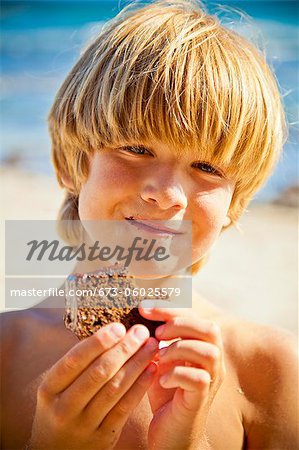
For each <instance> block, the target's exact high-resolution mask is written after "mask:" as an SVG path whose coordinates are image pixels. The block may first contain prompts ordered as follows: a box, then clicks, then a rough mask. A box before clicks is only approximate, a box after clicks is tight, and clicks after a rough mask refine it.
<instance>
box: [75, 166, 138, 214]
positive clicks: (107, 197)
mask: <svg viewBox="0 0 299 450" xmlns="http://www.w3.org/2000/svg"><path fill="white" fill-rule="evenodd" d="M130 180H131V181H132V177H130V176H129V173H128V170H126V168H125V167H124V166H122V165H119V164H115V163H113V162H111V161H109V160H108V159H104V158H103V160H102V161H101V160H100V161H99V160H97V158H95V159H94V160H93V161H92V163H91V168H90V173H89V176H88V179H87V181H86V183H85V184H84V185H83V186H82V189H81V191H80V195H79V217H80V219H81V220H97V219H112V218H113V217H114V218H117V217H115V216H114V213H115V212H117V208H120V207H121V204H122V203H123V201H124V198H125V197H126V196H127V195H129V193H130V186H131V183H130ZM124 187H125V188H124Z"/></svg>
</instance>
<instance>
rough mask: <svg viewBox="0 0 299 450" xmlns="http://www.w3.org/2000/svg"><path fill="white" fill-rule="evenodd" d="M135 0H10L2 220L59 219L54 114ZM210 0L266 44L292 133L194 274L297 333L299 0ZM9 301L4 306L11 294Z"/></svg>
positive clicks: (244, 310) (245, 309)
mask: <svg viewBox="0 0 299 450" xmlns="http://www.w3.org/2000/svg"><path fill="white" fill-rule="evenodd" d="M127 3H128V2H124V1H115V0H106V1H98V0H94V1H88V0H86V1H71V0H69V1H42V0H35V1H25V0H23V1H21V0H20V1H7V0H6V1H4V0H2V2H1V75H2V88H1V103H0V104H1V155H0V163H1V188H2V189H1V194H2V202H1V204H2V206H3V209H2V216H3V219H34V218H36V219H55V217H56V214H57V209H58V207H59V205H60V203H61V200H62V196H63V193H62V192H61V191H60V190H59V189H58V187H57V186H56V182H55V179H54V175H53V170H52V166H51V162H50V141H49V138H48V134H47V124H46V117H47V113H48V110H49V108H50V106H51V103H52V101H53V98H54V95H55V93H56V91H57V89H58V87H59V86H60V84H61V82H62V80H63V79H64V77H65V75H66V74H67V72H68V71H69V70H70V69H71V67H72V65H73V64H74V63H75V61H76V60H77V58H78V56H79V54H80V51H81V50H82V48H83V47H84V46H85V45H86V42H87V41H88V40H90V39H92V37H93V36H94V35H96V33H97V32H98V31H99V30H100V29H101V27H102V25H103V23H104V22H105V21H106V20H108V19H109V18H111V17H113V16H115V15H116V14H117V13H118V12H119V10H120V9H121V8H122V7H123V6H125V5H126V4H127ZM144 3H146V2H144ZM205 4H206V5H207V7H208V10H209V11H210V12H211V13H216V14H217V15H219V17H220V18H221V19H222V21H223V22H225V23H226V25H227V26H229V27H230V28H233V29H235V30H237V31H238V32H240V33H241V34H243V35H245V36H246V37H248V38H250V39H251V40H252V41H253V42H255V43H256V44H257V45H259V47H260V48H262V49H263V50H264V51H265V52H266V54H267V58H268V61H269V64H270V65H271V67H272V68H273V70H274V72H275V74H276V77H277V79H278V82H279V85H280V89H281V93H282V96H283V99H284V103H285V109H286V113H287V118H288V122H289V139H288V142H287V144H286V145H285V149H284V155H283V158H282V159H281V161H280V163H279V165H278V167H277V169H276V170H275V172H274V174H273V176H272V177H271V178H270V180H269V181H268V183H267V184H266V186H265V187H264V188H263V189H262V190H261V191H260V193H259V194H258V195H257V196H256V199H255V201H254V202H253V203H252V205H251V206H250V208H249V211H248V212H246V213H245V214H244V216H243V218H242V219H241V221H240V226H241V228H242V232H241V233H240V232H238V231H237V230H235V229H232V230H228V231H226V232H225V233H224V234H223V236H222V237H221V239H220V240H219V242H218V243H217V245H216V246H215V249H214V251H213V253H212V256H211V258H210V262H209V264H208V265H207V266H206V267H205V268H204V269H203V270H202V271H201V272H200V274H199V275H198V276H196V277H195V278H194V280H193V283H194V286H195V287H196V289H198V290H199V291H200V292H202V293H203V294H204V295H205V296H206V297H207V298H209V299H210V300H211V301H214V302H215V303H217V304H219V305H221V306H223V307H225V308H226V309H228V310H229V311H231V312H232V313H235V314H239V315H242V316H243V317H246V318H248V319H250V320H256V321H259V322H265V323H269V324H274V325H279V326H282V327H285V328H288V329H290V330H292V331H295V332H296V330H297V297H298V283H297V269H298V259H297V248H298V247H297V206H298V135H299V131H298V103H299V92H298V79H299V77H298V75H299V73H298V41H299V40H298V37H299V36H298V28H299V27H298V2H297V1H296V0H294V1H270V0H268V1H254V0H251V1H250V0H249V1H227V0H226V1H225V2H218V3H217V4H216V3H215V2H210V1H206V2H205ZM3 264H4V263H3V261H2V267H3ZM2 298H3V296H2ZM0 306H1V308H2V309H3V308H4V303H3V301H2V304H1V305H0Z"/></svg>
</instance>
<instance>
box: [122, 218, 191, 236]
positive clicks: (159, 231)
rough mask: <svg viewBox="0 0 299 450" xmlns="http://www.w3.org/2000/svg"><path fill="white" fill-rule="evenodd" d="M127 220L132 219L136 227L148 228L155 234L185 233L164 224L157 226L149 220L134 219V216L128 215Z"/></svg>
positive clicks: (173, 234)
mask: <svg viewBox="0 0 299 450" xmlns="http://www.w3.org/2000/svg"><path fill="white" fill-rule="evenodd" d="M125 219H126V220H128V221H130V222H131V224H132V225H134V226H135V227H136V228H139V229H143V230H147V231H149V232H151V233H154V234H160V235H161V234H163V235H168V236H169V235H170V236H177V235H182V234H184V233H182V232H180V231H176V230H173V229H171V228H168V227H162V226H156V225H154V224H153V223H152V222H149V221H142V220H137V219H134V218H133V217H132V216H130V217H126V218H125Z"/></svg>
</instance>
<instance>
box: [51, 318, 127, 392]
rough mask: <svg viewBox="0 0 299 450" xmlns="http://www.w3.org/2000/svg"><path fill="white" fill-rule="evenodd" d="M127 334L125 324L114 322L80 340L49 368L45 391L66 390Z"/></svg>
mask: <svg viewBox="0 0 299 450" xmlns="http://www.w3.org/2000/svg"><path fill="white" fill-rule="evenodd" d="M125 334H126V328H125V327H124V325H122V324H121V323H112V324H109V325H106V326H104V327H103V328H101V329H100V330H99V331H97V332H96V333H95V334H94V335H92V336H91V337H89V338H87V339H84V340H83V341H81V342H79V343H78V344H77V345H75V346H74V347H73V348H72V349H71V350H70V351H69V352H68V353H66V355H64V356H63V357H62V358H61V359H60V360H59V361H57V363H56V364H55V365H54V366H53V367H52V368H51V369H50V370H49V372H48V373H47V375H46V377H45V379H44V381H43V391H44V392H47V394H48V395H49V396H52V395H56V394H59V393H60V392H62V391H64V390H65V389H66V388H67V387H68V386H70V384H72V383H73V381H74V380H75V379H76V378H77V377H78V376H79V375H80V374H81V373H82V372H83V371H84V370H85V369H86V367H88V366H89V365H90V364H91V363H92V362H93V361H94V360H95V359H96V358H97V357H99V356H100V355H102V354H103V353H104V352H105V351H107V350H109V349H110V348H112V347H113V346H114V345H115V344H117V342H119V341H120V340H121V339H122V338H123V337H124V336H125Z"/></svg>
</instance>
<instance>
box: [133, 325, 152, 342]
mask: <svg viewBox="0 0 299 450" xmlns="http://www.w3.org/2000/svg"><path fill="white" fill-rule="evenodd" d="M134 336H135V337H137V339H138V340H140V341H144V339H146V338H148V337H149V331H148V329H147V328H145V327H144V326H141V327H136V328H134Z"/></svg>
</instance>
